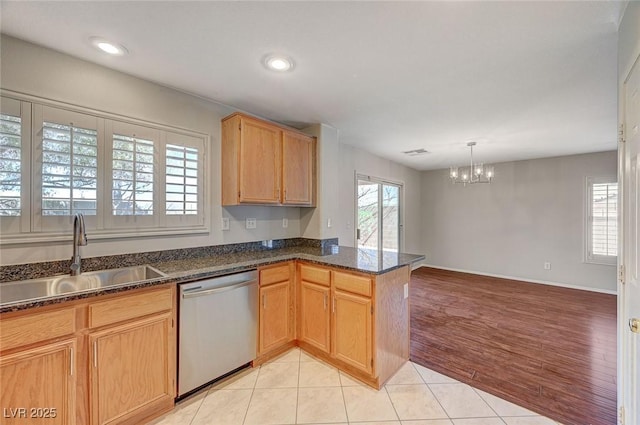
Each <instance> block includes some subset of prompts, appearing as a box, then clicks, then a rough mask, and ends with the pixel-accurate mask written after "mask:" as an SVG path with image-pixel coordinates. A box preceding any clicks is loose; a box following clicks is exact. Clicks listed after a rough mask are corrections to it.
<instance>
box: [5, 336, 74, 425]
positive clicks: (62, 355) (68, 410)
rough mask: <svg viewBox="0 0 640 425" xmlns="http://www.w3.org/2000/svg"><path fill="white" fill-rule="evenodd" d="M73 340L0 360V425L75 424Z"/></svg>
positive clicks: (43, 346) (16, 353) (40, 346)
mask: <svg viewBox="0 0 640 425" xmlns="http://www.w3.org/2000/svg"><path fill="white" fill-rule="evenodd" d="M76 352H77V351H76V338H70V339H66V340H63V341H58V342H54V343H48V344H43V345H39V346H36V347H33V348H28V349H25V350H21V351H17V352H14V353H13V354H10V355H6V356H2V357H0V388H2V391H0V406H2V408H3V412H2V416H1V417H0V424H3V425H9V424H16V425H18V424H26V423H46V424H52V425H53V424H55V425H58V424H60V425H73V424H75V423H76V420H75V419H76V409H75V406H76V376H77V373H78V372H77V370H76V369H77V368H76V361H75V357H74V356H75V353H76Z"/></svg>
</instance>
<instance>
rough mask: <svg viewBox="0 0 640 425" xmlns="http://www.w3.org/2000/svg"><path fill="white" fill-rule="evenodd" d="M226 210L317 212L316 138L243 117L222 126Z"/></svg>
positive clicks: (226, 120) (229, 119)
mask: <svg viewBox="0 0 640 425" xmlns="http://www.w3.org/2000/svg"><path fill="white" fill-rule="evenodd" d="M221 168H222V205H223V206H230V205H242V204H258V205H300V206H312V205H313V203H314V196H315V190H314V187H315V180H314V172H315V138H313V137H311V136H307V135H305V134H303V133H299V132H296V131H294V130H291V129H287V128H284V127H281V126H278V125H276V124H273V123H270V122H267V121H264V120H260V119H257V118H254V117H250V116H247V115H244V114H241V113H235V114H232V115H230V116H228V117H226V118H224V119H223V120H222V167H221Z"/></svg>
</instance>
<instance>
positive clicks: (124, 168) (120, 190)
mask: <svg viewBox="0 0 640 425" xmlns="http://www.w3.org/2000/svg"><path fill="white" fill-rule="evenodd" d="M112 152H113V166H112V167H113V168H112V171H113V173H112V183H113V187H112V194H111V201H112V208H113V215H153V157H154V155H153V153H154V152H153V141H152V140H144V139H137V138H135V137H129V136H123V135H121V134H114V135H113V151H112Z"/></svg>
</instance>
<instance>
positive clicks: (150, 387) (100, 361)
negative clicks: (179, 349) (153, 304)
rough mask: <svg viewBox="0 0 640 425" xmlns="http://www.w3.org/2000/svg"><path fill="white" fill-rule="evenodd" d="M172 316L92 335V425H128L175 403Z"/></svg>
mask: <svg viewBox="0 0 640 425" xmlns="http://www.w3.org/2000/svg"><path fill="white" fill-rule="evenodd" d="M172 335H174V333H173V331H172V328H171V314H170V313H166V314H161V315H156V316H152V317H150V318H147V319H142V320H137V321H133V322H131V323H126V324H123V325H119V326H114V327H111V328H108V329H105V330H103V331H99V332H94V333H91V334H89V342H90V347H91V350H92V353H91V356H90V359H91V360H90V361H91V363H92V364H91V375H90V376H91V419H92V424H94V425H96V424H100V425H102V424H114V423H121V422H125V421H127V420H129V419H131V418H133V417H135V416H136V415H140V414H141V413H144V412H145V411H154V410H161V409H162V408H163V407H165V406H167V404H169V405H172V404H173V398H174V396H175V390H174V388H175V383H174V380H175V378H174V376H173V370H174V368H173V366H172V365H173V363H174V362H175V358H173V355H172V353H175V351H174V347H173V346H172V344H175V340H174V339H173V338H172V337H170V336H172Z"/></svg>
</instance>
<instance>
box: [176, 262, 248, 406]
mask: <svg viewBox="0 0 640 425" xmlns="http://www.w3.org/2000/svg"><path fill="white" fill-rule="evenodd" d="M179 314H180V321H179V346H178V397H182V396H184V395H185V394H187V393H189V392H191V391H193V390H195V389H198V388H200V387H202V386H203V385H205V384H207V383H209V382H211V381H212V380H215V379H216V378H219V377H221V376H223V375H225V374H227V373H229V372H231V371H233V370H235V369H238V368H240V367H242V366H245V365H246V364H247V363H249V362H251V361H252V360H253V359H255V357H256V341H257V338H258V272H257V271H256V270H252V271H249V272H243V273H236V274H232V275H226V276H221V277H216V278H212V279H206V280H200V281H197V282H191V283H186V284H182V285H180V310H179Z"/></svg>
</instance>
